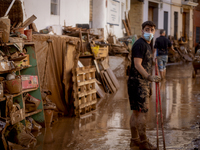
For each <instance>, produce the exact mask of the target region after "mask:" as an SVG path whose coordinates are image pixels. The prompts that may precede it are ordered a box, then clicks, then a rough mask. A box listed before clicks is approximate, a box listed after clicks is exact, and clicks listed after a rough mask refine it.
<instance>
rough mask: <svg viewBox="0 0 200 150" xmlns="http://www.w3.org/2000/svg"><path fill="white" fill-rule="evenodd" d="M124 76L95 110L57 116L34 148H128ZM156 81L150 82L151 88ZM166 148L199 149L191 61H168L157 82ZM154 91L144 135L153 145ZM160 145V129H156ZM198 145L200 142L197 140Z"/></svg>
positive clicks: (199, 113)
mask: <svg viewBox="0 0 200 150" xmlns="http://www.w3.org/2000/svg"><path fill="white" fill-rule="evenodd" d="M126 80H127V79H126V78H124V79H119V82H120V85H121V87H120V89H119V90H118V92H117V93H116V94H114V95H107V98H106V99H103V100H101V101H100V103H99V104H98V108H97V111H96V112H95V113H94V114H92V115H90V116H86V117H84V118H81V119H78V118H66V117H62V118H59V121H58V122H56V123H55V124H53V126H52V127H51V128H46V129H43V130H42V132H41V134H39V135H38V136H37V140H38V143H37V146H36V147H35V148H34V150H129V149H130V147H129V143H130V137H131V134H130V130H129V128H130V126H129V119H130V115H131V110H130V106H129V101H128V95H127V86H126ZM154 89H155V85H154V84H153V90H154ZM160 90H161V99H162V109H163V117H164V130H165V139H166V146H167V149H173V150H176V149H181V150H183V149H187V150H191V149H195V148H196V149H198V144H199V143H200V142H199V141H200V140H198V139H200V134H199V121H200V73H199V76H197V77H196V79H193V78H192V64H178V65H169V66H168V67H167V79H166V81H165V82H161V84H160ZM155 101H156V98H155V91H154V92H153V95H152V96H151V101H150V109H149V113H148V121H147V122H148V123H147V126H148V130H147V135H148V137H149V140H150V142H152V143H153V144H154V145H156V109H155V105H156V104H155ZM159 145H160V149H163V148H162V132H161V130H159ZM199 145H200V144H199Z"/></svg>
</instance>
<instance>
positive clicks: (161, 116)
mask: <svg viewBox="0 0 200 150" xmlns="http://www.w3.org/2000/svg"><path fill="white" fill-rule="evenodd" d="M156 75H158V65H157V60H156ZM156 84H157V88H158V95H159V105H160V119H161V127H162V136H163V147H164V150H166V147H165V133H164V127H163V115H162V104H161V98H160V88H159V83H156Z"/></svg>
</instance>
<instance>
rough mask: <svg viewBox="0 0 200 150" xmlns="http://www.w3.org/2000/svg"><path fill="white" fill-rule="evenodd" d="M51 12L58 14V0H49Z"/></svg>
mask: <svg viewBox="0 0 200 150" xmlns="http://www.w3.org/2000/svg"><path fill="white" fill-rule="evenodd" d="M51 14H52V15H59V0H51Z"/></svg>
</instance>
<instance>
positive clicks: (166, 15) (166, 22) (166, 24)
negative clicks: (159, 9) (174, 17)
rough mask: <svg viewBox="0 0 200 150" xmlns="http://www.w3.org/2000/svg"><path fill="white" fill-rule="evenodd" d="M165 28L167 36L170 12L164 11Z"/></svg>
mask: <svg viewBox="0 0 200 150" xmlns="http://www.w3.org/2000/svg"><path fill="white" fill-rule="evenodd" d="M164 30H165V33H166V37H168V12H167V11H164Z"/></svg>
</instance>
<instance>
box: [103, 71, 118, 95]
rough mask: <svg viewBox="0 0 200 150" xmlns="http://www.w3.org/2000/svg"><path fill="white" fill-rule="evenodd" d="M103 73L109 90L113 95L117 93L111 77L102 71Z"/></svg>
mask: <svg viewBox="0 0 200 150" xmlns="http://www.w3.org/2000/svg"><path fill="white" fill-rule="evenodd" d="M101 73H102V74H103V78H104V81H105V83H106V85H107V86H108V88H109V90H110V92H111V93H115V92H116V88H115V86H114V85H113V83H112V81H111V80H110V77H109V76H108V74H107V72H106V71H101Z"/></svg>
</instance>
